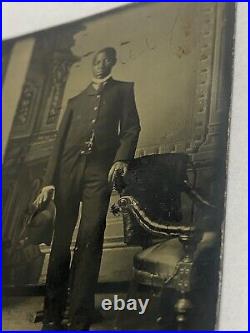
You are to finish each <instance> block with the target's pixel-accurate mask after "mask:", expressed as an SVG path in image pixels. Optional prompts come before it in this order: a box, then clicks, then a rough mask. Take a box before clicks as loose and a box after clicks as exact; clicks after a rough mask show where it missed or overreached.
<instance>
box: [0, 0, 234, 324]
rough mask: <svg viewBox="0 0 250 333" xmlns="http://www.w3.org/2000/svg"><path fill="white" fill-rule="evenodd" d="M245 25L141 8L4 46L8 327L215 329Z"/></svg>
mask: <svg viewBox="0 0 250 333" xmlns="http://www.w3.org/2000/svg"><path fill="white" fill-rule="evenodd" d="M83 17H84V13H83ZM234 20H235V4H234V3H223V2H218V3H216V2H211V3H209V2H205V3H201V2H200V3H199V2H197V3H166V2H162V3H160V2H159V3H141V4H139V3H136V4H135V3H134V4H131V5H128V6H125V7H122V8H119V9H116V10H112V11H110V12H105V13H103V14H99V15H96V16H92V17H88V18H83V19H81V20H78V21H75V22H73V23H69V24H65V25H61V26H56V27H53V28H50V29H48V30H44V31H39V32H36V33H32V34H29V35H25V36H22V37H18V38H14V39H11V40H6V41H4V42H3V54H2V64H3V72H2V82H3V126H4V125H5V124H4V121H5V119H7V118H6V117H10V115H11V114H12V115H13V120H12V125H11V129H10V131H9V133H8V140H7V141H6V145H4V147H3V148H4V164H3V187H4V188H3V245H2V253H3V267H2V269H3V329H4V330H11V331H13V330H33V331H35V330H45V331H46V330H50V331H51V330H52V331H53V330H54V331H60V330H61V331H63V330H65V331H84V330H215V329H216V328H217V320H218V316H219V304H220V290H221V289H220V288H221V274H222V271H221V267H222V258H223V241H222V240H223V232H224V228H226V227H227V225H226V223H225V218H224V217H225V210H224V206H225V200H226V179H227V155H228V149H227V147H228V137H229V120H230V95H231V79H232V60H233V48H234V39H233V36H234Z"/></svg>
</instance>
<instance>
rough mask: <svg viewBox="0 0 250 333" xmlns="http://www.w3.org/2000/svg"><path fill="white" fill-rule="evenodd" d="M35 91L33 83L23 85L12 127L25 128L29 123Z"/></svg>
mask: <svg viewBox="0 0 250 333" xmlns="http://www.w3.org/2000/svg"><path fill="white" fill-rule="evenodd" d="M36 91H37V87H36V86H35V84H34V83H33V82H30V81H27V82H26V83H25V84H24V87H23V91H22V94H21V97H20V100H19V104H18V107H17V111H16V116H15V120H14V125H16V126H25V125H26V124H27V123H28V122H29V119H30V113H31V111H32V105H33V103H34V100H35V98H36Z"/></svg>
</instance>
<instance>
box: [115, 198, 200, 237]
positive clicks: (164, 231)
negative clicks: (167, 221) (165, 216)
mask: <svg viewBox="0 0 250 333" xmlns="http://www.w3.org/2000/svg"><path fill="white" fill-rule="evenodd" d="M118 207H119V209H120V211H121V212H122V214H123V215H126V214H132V215H133V217H134V218H135V220H136V222H137V223H138V224H139V225H140V226H141V227H142V228H143V229H144V230H146V231H147V232H149V233H151V234H152V235H155V236H181V235H182V236H184V235H190V236H191V234H193V233H194V232H195V230H196V228H195V226H186V225H177V226H175V225H163V224H160V223H158V222H156V221H152V220H150V219H149V218H148V217H147V215H146V214H145V212H144V211H143V210H142V209H141V207H140V206H139V203H138V202H137V201H136V200H135V199H134V198H133V197H132V196H122V197H121V198H120V199H119V200H118Z"/></svg>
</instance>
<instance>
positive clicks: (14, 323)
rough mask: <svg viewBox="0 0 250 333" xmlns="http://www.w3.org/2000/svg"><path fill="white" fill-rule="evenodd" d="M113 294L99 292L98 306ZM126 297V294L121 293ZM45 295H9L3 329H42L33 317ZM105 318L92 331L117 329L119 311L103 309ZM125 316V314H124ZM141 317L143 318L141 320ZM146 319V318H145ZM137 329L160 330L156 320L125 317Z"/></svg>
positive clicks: (5, 303) (5, 305) (6, 300)
mask: <svg viewBox="0 0 250 333" xmlns="http://www.w3.org/2000/svg"><path fill="white" fill-rule="evenodd" d="M113 296H114V295H113V294H98V295H97V296H96V303H97V307H98V308H99V309H100V305H101V301H102V300H103V299H104V298H110V299H112V297H113ZM119 297H124V298H125V294H124V295H123V294H120V295H119ZM42 304H43V297H40V296H39V297H38V296H36V297H8V298H6V299H4V302H3V312H2V329H3V331H40V330H41V327H42V324H41V322H38V323H34V322H32V321H33V320H32V318H34V314H35V313H36V311H39V310H41V309H42ZM101 314H102V316H103V320H102V321H100V322H98V323H94V324H92V325H91V328H90V330H91V331H98V330H115V329H116V328H115V327H116V324H115V323H116V317H117V311H113V310H110V311H103V310H102V311H101ZM123 317H124V316H123ZM140 319H141V320H140ZM144 319H145V318H144ZM122 320H123V321H125V325H126V322H127V324H129V326H132V327H133V329H135V330H153V329H155V330H157V329H158V330H159V327H157V324H156V322H155V321H154V320H149V321H148V320H142V318H136V317H135V316H134V317H133V316H132V318H131V317H130V318H128V317H126V315H125V317H124V318H123V319H122Z"/></svg>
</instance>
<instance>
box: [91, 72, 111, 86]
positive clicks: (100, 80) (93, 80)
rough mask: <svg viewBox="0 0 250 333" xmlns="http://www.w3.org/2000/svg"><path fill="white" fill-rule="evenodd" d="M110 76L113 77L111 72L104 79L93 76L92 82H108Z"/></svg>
mask: <svg viewBox="0 0 250 333" xmlns="http://www.w3.org/2000/svg"><path fill="white" fill-rule="evenodd" d="M110 78H111V74H109V75H108V76H106V77H104V78H103V79H97V78H95V77H93V79H92V82H93V83H94V84H101V83H104V82H106V81H107V80H108V79H110Z"/></svg>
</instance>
